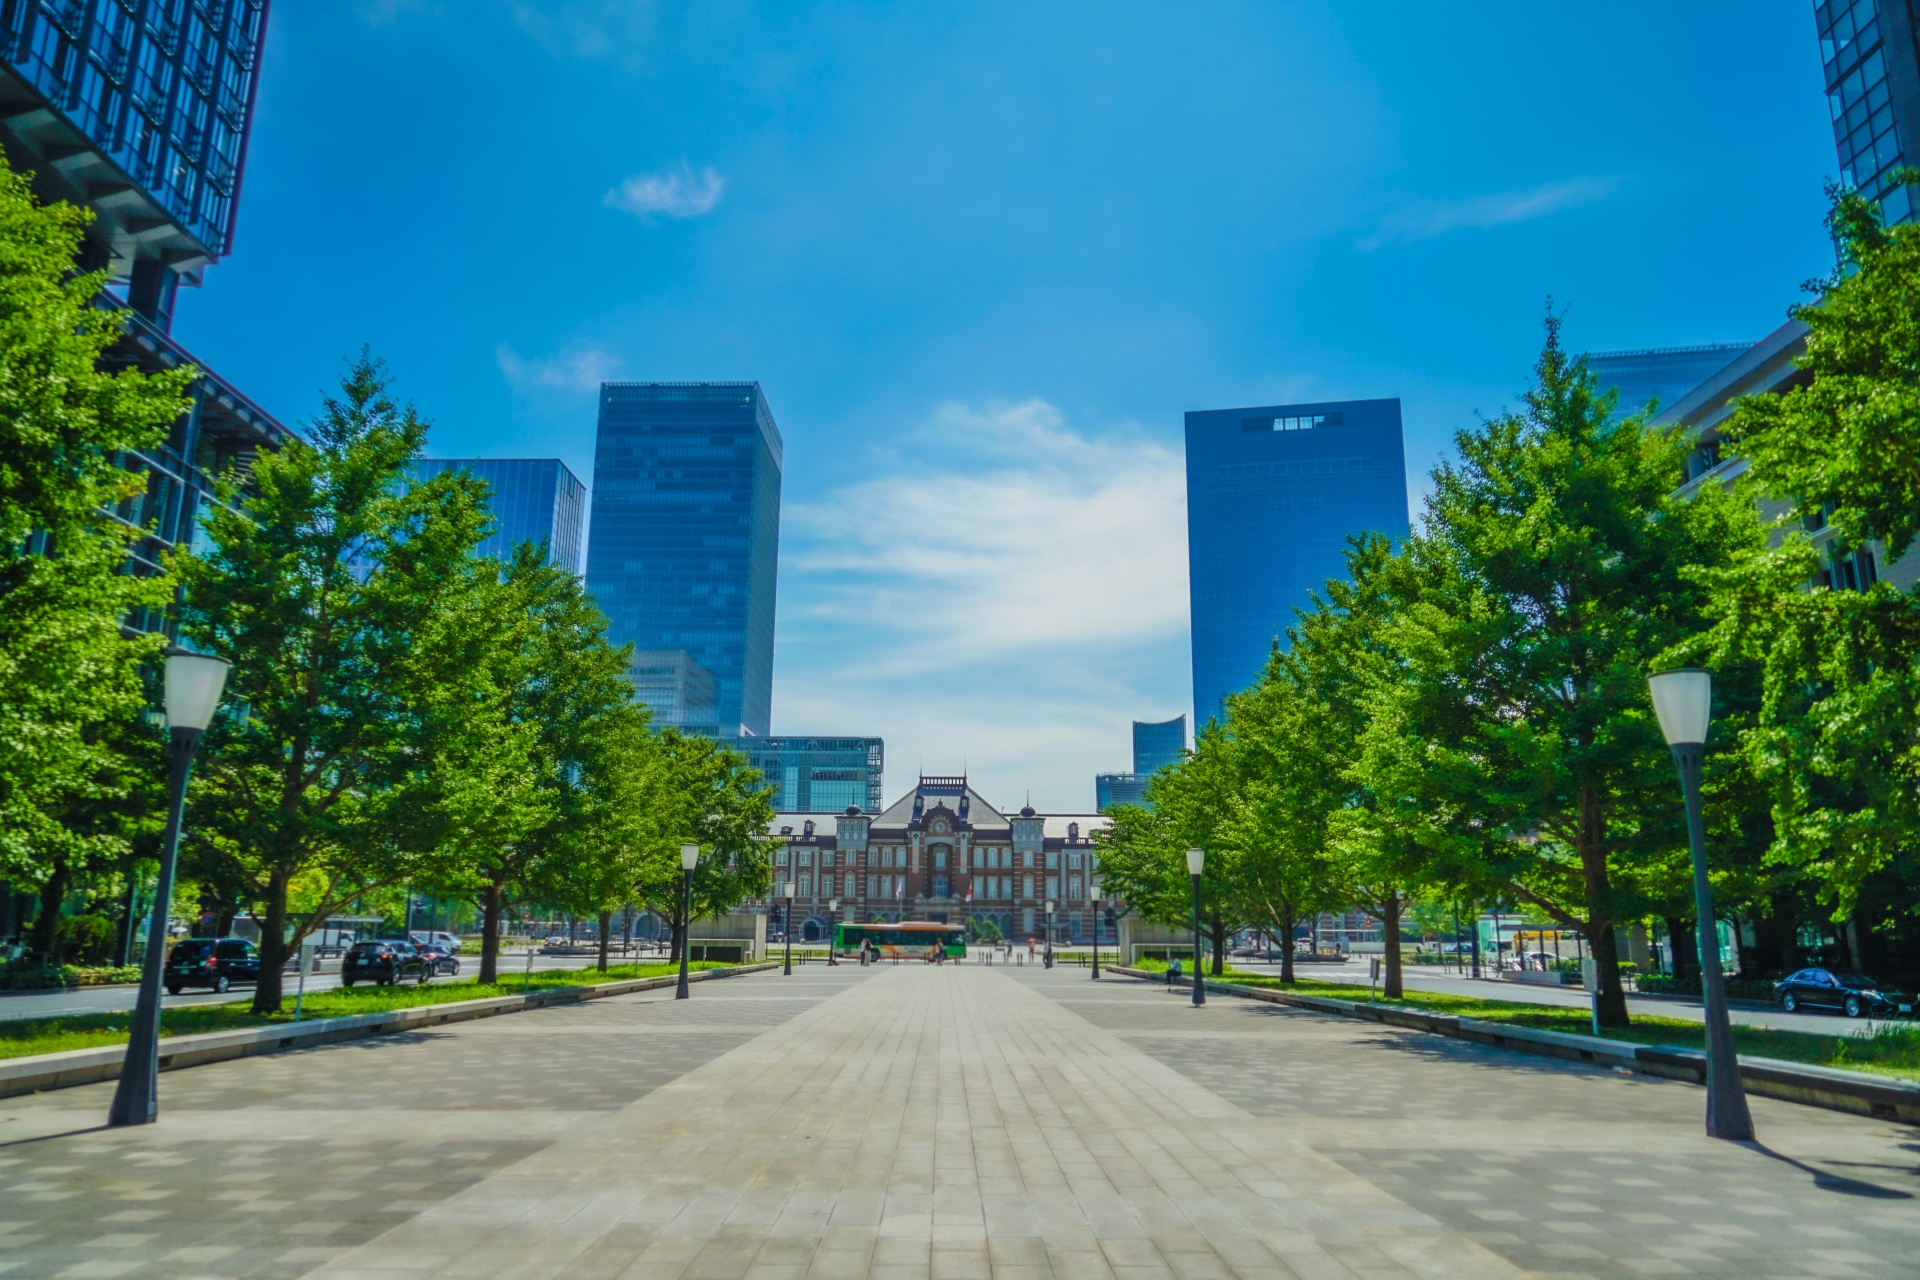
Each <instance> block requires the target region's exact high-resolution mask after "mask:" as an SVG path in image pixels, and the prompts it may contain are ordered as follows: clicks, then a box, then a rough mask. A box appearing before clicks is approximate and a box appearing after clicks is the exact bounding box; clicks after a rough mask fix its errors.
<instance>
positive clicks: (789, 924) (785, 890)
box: [780, 880, 793, 978]
mask: <svg viewBox="0 0 1920 1280" xmlns="http://www.w3.org/2000/svg"><path fill="white" fill-rule="evenodd" d="M780 888H781V890H782V892H781V894H780V896H781V897H783V898H785V899H786V900H787V918H786V920H785V921H784V923H785V925H786V932H787V963H786V967H785V968H783V969H781V971H780V976H781V977H783V978H791V977H792V976H793V881H791V880H788V881H786V882H785V883H783V884H782V885H781V886H780Z"/></svg>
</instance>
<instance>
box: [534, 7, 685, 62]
mask: <svg viewBox="0 0 1920 1280" xmlns="http://www.w3.org/2000/svg"><path fill="white" fill-rule="evenodd" d="M508 8H509V9H510V10H511V11H512V13H513V20H514V21H515V22H517V23H519V25H520V29H521V30H523V31H525V32H526V33H527V34H528V35H530V36H532V37H533V38H534V39H535V40H536V41H538V42H539V43H540V45H541V46H542V47H543V48H545V49H546V51H547V52H548V53H550V54H552V55H553V56H555V57H557V58H564V57H578V58H592V59H605V60H610V61H614V62H620V63H626V64H629V65H637V64H638V63H639V62H640V61H641V56H640V55H641V53H642V51H643V49H644V47H645V43H646V40H647V38H648V37H649V36H650V35H652V33H653V24H654V5H653V4H652V3H651V2H650V0H511V2H510V4H509V5H508Z"/></svg>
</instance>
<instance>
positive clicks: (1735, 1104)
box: [1647, 669, 1753, 1142]
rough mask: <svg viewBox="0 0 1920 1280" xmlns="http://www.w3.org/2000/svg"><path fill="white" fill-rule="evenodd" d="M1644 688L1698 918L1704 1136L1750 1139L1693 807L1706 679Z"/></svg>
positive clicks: (1686, 673) (1672, 674)
mask: <svg viewBox="0 0 1920 1280" xmlns="http://www.w3.org/2000/svg"><path fill="white" fill-rule="evenodd" d="M1647 690H1648V692H1649V693H1651V694H1652V695H1653V712H1654V715H1655V716H1657V717H1658V718H1659V720H1660V732H1661V733H1662V734H1663V735H1664V736H1665V737H1666V739H1667V745H1668V746H1669V747H1671V748H1672V749H1673V762H1674V764H1675V765H1676V766H1677V767H1678V768H1679V770H1680V786H1681V789H1682V790H1684V791H1685V792H1686V796H1687V842H1688V843H1689V844H1690V845H1691V846H1692V847H1693V901H1694V910H1695V912H1696V913H1697V914H1698V916H1699V924H1698V926H1697V927H1696V928H1695V930H1694V932H1695V933H1696V934H1697V935H1698V936H1699V941H1700V994H1701V996H1702V997H1703V999H1702V1003H1703V1004H1705V1005H1706V1014H1707V1136H1708V1137H1709V1138H1725V1139H1727V1140H1728V1141H1731V1142H1751V1141H1753V1116H1752V1115H1750V1114H1749V1113H1748V1111H1747V1092H1746V1089H1745V1088H1744V1087H1743V1086H1742V1085H1741V1083H1740V1059H1739V1057H1738V1056H1737V1055H1736V1054H1735V1053H1734V1048H1733V1026H1732V1023H1731V1022H1730V1021H1729V1019H1728V1017H1727V988H1726V983H1725V981H1724V980H1723V979H1722V977H1721V974H1720V934H1719V930H1718V929H1717V928H1716V927H1715V925H1714V920H1713V886H1712V884H1710V883H1709V882H1708V880H1707V831H1706V819H1705V817H1704V816H1703V815H1702V813H1701V808H1700V768H1701V764H1702V763H1703V761H1704V760H1705V757H1706V754H1707V725H1708V724H1709V723H1710V722H1711V721H1712V718H1713V676H1712V675H1711V674H1709V673H1708V672H1705V671H1699V670H1693V669H1683V670H1679V671H1662V672H1660V673H1658V674H1657V675H1653V676H1650V677H1648V679H1647Z"/></svg>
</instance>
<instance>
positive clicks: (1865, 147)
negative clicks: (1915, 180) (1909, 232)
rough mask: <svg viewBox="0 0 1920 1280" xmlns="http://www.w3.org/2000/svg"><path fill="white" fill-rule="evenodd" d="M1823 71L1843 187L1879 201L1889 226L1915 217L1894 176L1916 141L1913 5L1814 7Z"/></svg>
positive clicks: (1841, 2)
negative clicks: (1856, 189)
mask: <svg viewBox="0 0 1920 1280" xmlns="http://www.w3.org/2000/svg"><path fill="white" fill-rule="evenodd" d="M1813 21H1814V28H1815V30H1816V31H1817V32H1818V33H1819V37H1820V62H1821V65H1822V66H1823V67H1824V68H1825V71H1826V81H1827V110H1828V113H1829V114H1830V115H1831V116H1832V117H1833V141H1834V147H1835V150H1836V151H1837V152H1838V154H1839V160H1840V182H1841V185H1843V186H1848V187H1858V188H1859V189H1860V191H1861V192H1862V193H1864V194H1865V195H1867V196H1868V197H1869V198H1871V199H1874V200H1877V201H1879V202H1880V209H1881V212H1882V213H1883V214H1884V215H1885V217H1886V220H1887V222H1888V223H1889V224H1891V223H1895V222H1907V221H1910V220H1911V219H1912V218H1913V202H1912V201H1913V197H1912V193H1911V192H1910V191H1908V189H1907V188H1905V187H1902V186H1899V185H1897V184H1895V183H1894V182H1893V181H1892V180H1891V177H1890V175H1891V173H1892V171H1893V170H1894V169H1896V168H1899V167H1901V166H1902V165H1911V164H1913V163H1914V157H1913V156H1909V155H1908V154H1907V149H1908V148H1909V147H1911V146H1913V145H1914V143H1915V141H1916V139H1920V54H1917V53H1916V46H1915V35H1916V32H1915V21H1914V12H1913V3H1912V0H1851V3H1849V0H1825V2H1824V3H1816V4H1815V5H1814V6H1813Z"/></svg>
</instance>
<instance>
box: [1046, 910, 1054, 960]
mask: <svg viewBox="0 0 1920 1280" xmlns="http://www.w3.org/2000/svg"><path fill="white" fill-rule="evenodd" d="M1046 959H1047V961H1048V963H1049V964H1051V963H1052V961H1053V899H1052V898H1048V899H1047V954H1046Z"/></svg>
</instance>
